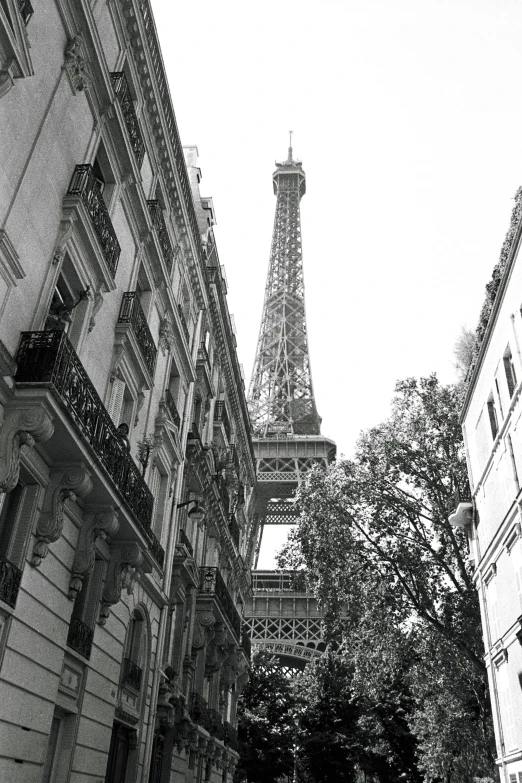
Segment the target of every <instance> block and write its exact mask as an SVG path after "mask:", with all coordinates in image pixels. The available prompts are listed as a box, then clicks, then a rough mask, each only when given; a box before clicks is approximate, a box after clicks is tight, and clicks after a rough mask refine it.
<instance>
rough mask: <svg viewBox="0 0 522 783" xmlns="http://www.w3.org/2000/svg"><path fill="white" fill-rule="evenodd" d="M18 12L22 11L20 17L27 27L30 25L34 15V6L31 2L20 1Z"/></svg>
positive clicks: (27, 0)
mask: <svg viewBox="0 0 522 783" xmlns="http://www.w3.org/2000/svg"><path fill="white" fill-rule="evenodd" d="M18 10H19V11H20V16H21V17H22V20H23V23H24V24H25V26H26V27H27V25H28V24H29V19H30V18H31V16H32V15H33V14H34V10H33V6H32V5H31V3H30V2H29V0H18Z"/></svg>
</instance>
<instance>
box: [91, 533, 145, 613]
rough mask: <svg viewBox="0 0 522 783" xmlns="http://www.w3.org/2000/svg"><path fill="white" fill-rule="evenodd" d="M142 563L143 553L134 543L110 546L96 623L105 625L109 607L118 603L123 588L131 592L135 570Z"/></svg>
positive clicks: (122, 542)
mask: <svg viewBox="0 0 522 783" xmlns="http://www.w3.org/2000/svg"><path fill="white" fill-rule="evenodd" d="M142 563H143V553H142V551H141V549H140V547H139V546H138V544H137V543H136V542H135V541H119V542H118V543H117V544H113V545H112V546H111V559H110V561H109V568H108V571H107V579H106V581H105V587H104V588H103V594H102V603H101V607H100V613H99V616H98V622H99V624H100V625H105V623H106V622H107V618H108V617H109V613H110V611H111V606H114V605H115V604H117V603H118V601H119V600H120V598H121V592H122V590H123V589H124V588H126V589H127V592H129V593H130V592H132V584H133V581H134V578H135V576H136V571H137V569H138V568H139V567H140V566H141V565H142Z"/></svg>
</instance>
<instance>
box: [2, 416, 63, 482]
mask: <svg viewBox="0 0 522 783" xmlns="http://www.w3.org/2000/svg"><path fill="white" fill-rule="evenodd" d="M53 432H54V426H53V423H52V421H51V418H50V416H49V415H48V414H47V413H46V412H45V411H44V409H43V408H41V407H38V406H36V405H34V406H32V407H30V408H29V407H26V408H11V409H7V410H6V411H3V412H2V413H0V491H1V492H10V491H11V490H12V489H14V487H16V485H17V483H18V477H19V475H20V449H21V448H22V446H29V447H32V446H34V444H35V443H43V442H45V441H46V440H49V438H50V437H51V435H52V434H53Z"/></svg>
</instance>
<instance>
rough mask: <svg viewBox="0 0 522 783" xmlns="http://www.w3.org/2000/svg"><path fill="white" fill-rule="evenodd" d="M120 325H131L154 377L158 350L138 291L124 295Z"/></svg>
mask: <svg viewBox="0 0 522 783" xmlns="http://www.w3.org/2000/svg"><path fill="white" fill-rule="evenodd" d="M118 323H119V324H130V325H131V328H132V331H133V333H134V336H135V338H136V340H137V342H138V345H139V348H140V351H141V355H142V356H143V360H144V362H145V364H146V365H147V370H148V371H149V373H150V376H151V377H154V367H155V365H156V354H157V348H156V345H155V343H154V338H153V337H152V334H151V333H150V329H149V325H148V323H147V319H146V318H145V313H144V312H143V308H142V306H141V303H140V300H139V298H138V294H137V292H136V291H127V292H126V293H124V294H123V298H122V300H121V307H120V314H119V316H118Z"/></svg>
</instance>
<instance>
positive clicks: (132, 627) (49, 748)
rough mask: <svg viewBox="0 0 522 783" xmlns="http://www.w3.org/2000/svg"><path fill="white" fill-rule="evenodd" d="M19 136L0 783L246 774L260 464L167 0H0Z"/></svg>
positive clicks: (4, 290) (12, 125)
mask: <svg viewBox="0 0 522 783" xmlns="http://www.w3.org/2000/svg"><path fill="white" fill-rule="evenodd" d="M0 139H1V140H2V165H1V167H0V339H1V341H0V369H1V373H0V376H1V377H0V410H1V427H0V489H1V491H2V494H1V496H0V497H1V507H0V783H33V782H34V783H66V782H68V781H70V782H71V783H80V781H82V783H88V782H89V783H104V782H105V783H138V782H143V781H147V783H157V782H158V781H162V783H167V781H184V782H185V781H186V783H199V782H200V781H211V783H218V781H220V782H223V783H226V781H228V780H231V777H232V774H233V770H234V766H235V764H236V762H237V752H236V748H237V735H236V729H235V726H236V718H235V707H236V700H237V697H238V695H239V693H240V691H241V688H242V687H243V685H244V684H245V682H246V680H247V679H248V667H249V644H250V642H249V638H248V636H247V635H245V634H244V633H243V619H242V617H243V607H244V605H245V601H246V600H247V598H248V596H249V594H250V576H249V563H247V562H246V557H245V555H246V553H247V552H248V551H251V547H249V535H250V528H251V517H252V513H251V509H252V507H253V500H252V498H253V493H254V490H255V472H254V458H253V451H252V443H251V437H250V424H249V418H248V413H247V407H246V400H245V390H244V383H243V379H242V371H241V368H240V366H239V364H238V359H237V354H236V343H235V335H234V329H233V325H232V321H231V318H230V315H229V311H228V306H227V300H226V280H225V277H224V272H223V269H222V267H221V265H220V263H219V258H218V254H217V248H216V244H215V238H214V232H213V225H214V222H215V218H214V207H213V204H212V200H211V199H206V198H203V197H202V196H201V195H200V191H199V182H200V178H201V172H200V171H199V169H198V167H197V150H196V148H189V149H188V150H186V156H187V157H186V159H185V154H184V151H183V149H182V147H181V143H180V139H179V134H178V130H177V126H176V120H175V116H174V111H173V108H172V103H171V99H170V96H169V90H168V85H167V80H166V76H165V72H164V68H163V64H162V59H161V53H160V49H159V44H158V39H157V35H156V31H155V27H154V21H153V17H152V12H151V8H150V3H149V0H31V1H30V0H0ZM521 375H522V373H521Z"/></svg>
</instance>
